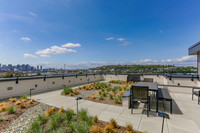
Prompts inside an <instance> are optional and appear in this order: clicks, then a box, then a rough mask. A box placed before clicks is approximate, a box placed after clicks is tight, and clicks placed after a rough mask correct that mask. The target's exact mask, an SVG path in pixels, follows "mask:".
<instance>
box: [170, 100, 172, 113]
mask: <svg viewBox="0 0 200 133" xmlns="http://www.w3.org/2000/svg"><path fill="white" fill-rule="evenodd" d="M170 113H171V114H172V100H171V101H170Z"/></svg>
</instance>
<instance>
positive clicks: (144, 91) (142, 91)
mask: <svg viewBox="0 0 200 133" xmlns="http://www.w3.org/2000/svg"><path fill="white" fill-rule="evenodd" d="M130 91H131V93H130V94H131V97H130V98H131V99H130V100H131V114H133V108H134V102H141V103H146V106H147V117H149V110H150V97H149V87H148V86H132V87H131V90H130Z"/></svg>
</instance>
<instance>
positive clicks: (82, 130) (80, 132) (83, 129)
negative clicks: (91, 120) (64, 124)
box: [69, 121, 90, 133]
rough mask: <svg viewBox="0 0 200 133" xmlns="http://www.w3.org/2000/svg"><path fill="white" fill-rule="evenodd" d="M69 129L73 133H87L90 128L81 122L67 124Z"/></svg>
mask: <svg viewBox="0 0 200 133" xmlns="http://www.w3.org/2000/svg"><path fill="white" fill-rule="evenodd" d="M69 128H70V129H71V132H73V133H89V132H90V130H89V129H90V126H88V125H87V124H86V122H83V121H73V122H71V123H70V124H69Z"/></svg>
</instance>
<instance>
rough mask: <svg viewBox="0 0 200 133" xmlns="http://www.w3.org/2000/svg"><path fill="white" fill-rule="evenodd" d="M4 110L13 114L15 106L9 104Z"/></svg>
mask: <svg viewBox="0 0 200 133" xmlns="http://www.w3.org/2000/svg"><path fill="white" fill-rule="evenodd" d="M6 112H7V113H8V114H14V113H15V108H14V107H13V106H10V107H9V108H8V109H7V110H6Z"/></svg>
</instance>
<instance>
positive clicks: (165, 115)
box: [158, 112, 169, 133]
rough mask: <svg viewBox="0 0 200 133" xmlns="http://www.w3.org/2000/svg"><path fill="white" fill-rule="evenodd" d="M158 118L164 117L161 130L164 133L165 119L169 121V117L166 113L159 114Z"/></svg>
mask: <svg viewBox="0 0 200 133" xmlns="http://www.w3.org/2000/svg"><path fill="white" fill-rule="evenodd" d="M158 116H160V117H162V118H163V121H162V129H161V133H163V128H164V122H165V121H164V120H165V118H167V119H169V115H168V114H166V113H164V112H158Z"/></svg>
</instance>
